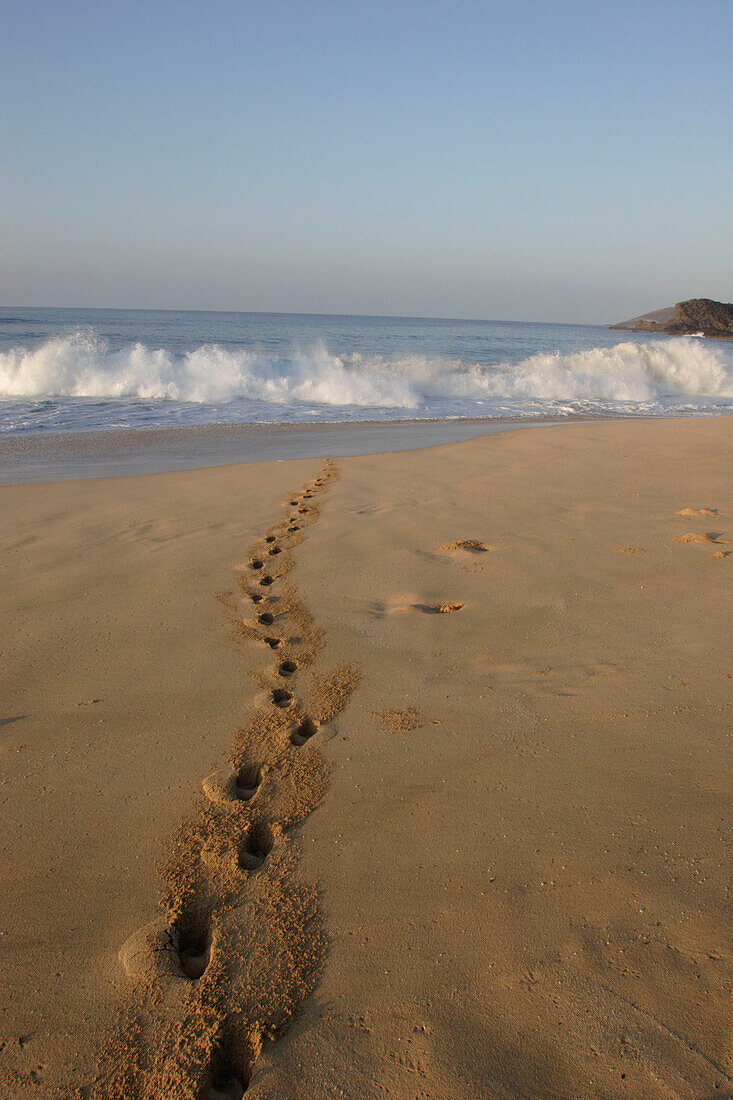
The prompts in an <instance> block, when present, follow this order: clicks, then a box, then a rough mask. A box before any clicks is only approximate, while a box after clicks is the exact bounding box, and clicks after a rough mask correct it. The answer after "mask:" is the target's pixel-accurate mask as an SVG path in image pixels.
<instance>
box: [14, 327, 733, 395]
mask: <svg viewBox="0 0 733 1100" xmlns="http://www.w3.org/2000/svg"><path fill="white" fill-rule="evenodd" d="M0 394H2V395H3V396H6V397H28V398H32V397H105V398H142V399H146V400H173V401H179V402H198V403H219V402H225V401H230V400H233V399H236V398H246V399H249V400H253V401H263V402H268V403H272V404H278V405H285V404H309V405H328V406H348V405H352V406H361V407H375V408H404V409H416V408H419V407H420V406H421V404H423V402H424V401H425V400H426V399H430V398H436V397H442V398H458V399H466V400H469V401H470V400H471V399H473V400H483V399H487V398H508V399H525V400H526V399H531V400H534V401H629V402H645V401H652V400H655V399H656V398H659V397H662V396H666V395H670V394H680V395H689V396H717V397H733V373H732V372H731V371H730V370H727V369H726V366H725V363H724V361H723V358H722V356H721V354H720V353H719V352H717V351H716V350H715V349H713V348H711V347H709V346H708V345H705V344H703V342H702V341H699V340H693V339H688V338H684V337H682V338H676V339H669V340H665V341H664V342H661V341H660V342H654V343H646V344H644V343H633V342H628V343H622V344H616V345H615V346H614V347H611V348H600V347H596V348H592V349H590V350H587V351H579V352H576V353H574V354H561V353H559V352H555V353H549V354H547V353H543V354H538V355H534V356H532V357H530V358H528V359H524V360H522V361H521V362H519V363H516V364H511V363H500V364H497V365H495V366H491V367H487V366H482V365H479V364H466V363H463V362H460V361H456V360H448V359H441V358H435V357H426V356H420V355H414V356H407V357H403V358H400V359H395V360H389V359H386V358H383V357H380V356H364V355H360V354H354V355H350V356H338V355H333V354H331V353H329V352H328V350H327V349H326V348H325V347H324V346H323V345H322V344H319V345H317V346H316V347H314V348H313V349H311V350H310V351H308V352H296V353H294V354H292V355H291V356H289V357H286V358H276V357H271V356H267V355H264V354H260V353H257V352H254V351H249V350H239V349H232V348H227V347H223V346H221V345H218V344H206V345H202V346H200V347H198V348H196V349H195V350H194V351H191V352H187V353H185V354H183V355H173V354H172V353H170V352H169V351H166V350H164V349H161V348H158V349H151V348H148V347H146V346H145V345H144V344H140V343H138V344H134V345H130V346H128V347H126V348H123V349H121V350H119V351H112V350H110V349H109V347H108V346H107V345H106V344H105V343H104V341H102V340H100V339H99V338H98V337H96V336H94V335H90V334H89V333H86V332H76V333H73V334H72V335H69V336H63V337H57V338H55V339H51V340H48V341H47V342H46V343H44V344H43V345H41V346H40V347H38V348H35V349H31V350H29V349H26V348H22V347H18V348H13V349H11V350H10V351H7V352H4V353H0Z"/></svg>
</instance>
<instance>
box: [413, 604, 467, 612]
mask: <svg viewBox="0 0 733 1100" xmlns="http://www.w3.org/2000/svg"><path fill="white" fill-rule="evenodd" d="M413 607H414V609H415V610H416V611H422V612H424V614H426V615H450V614H452V612H454V611H460V610H461V608H462V607H463V604H462V603H416V604H413Z"/></svg>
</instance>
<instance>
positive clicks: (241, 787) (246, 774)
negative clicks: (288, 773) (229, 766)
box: [201, 764, 263, 804]
mask: <svg viewBox="0 0 733 1100" xmlns="http://www.w3.org/2000/svg"><path fill="white" fill-rule="evenodd" d="M262 775H263V771H262V768H261V767H260V766H259V764H244V765H243V766H242V767H241V768H239V770H238V771H233V772H224V771H218V772H214V773H213V774H212V775H207V777H206V779H204V780H203V781H202V783H201V786H202V788H203V792H204V794H205V795H206V797H207V798H208V799H209V801H210V802H216V803H219V804H225V803H228V802H249V801H250V799H252V798H254V796H255V795H256V794H257V790H258V788H259V786H260V784H261V783H262Z"/></svg>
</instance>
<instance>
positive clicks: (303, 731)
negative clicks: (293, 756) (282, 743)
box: [290, 718, 318, 748]
mask: <svg viewBox="0 0 733 1100" xmlns="http://www.w3.org/2000/svg"><path fill="white" fill-rule="evenodd" d="M316 733H318V722H314V721H313V719H312V718H304V719H303V721H302V722H299V723H298V725H297V726H294V727H293V729H292V730H291V731H290V741H291V743H292V744H293V745H297V746H298V748H300V746H301V745H304V744H305V743H306V741H310V739H311V737H313V736H314V735H315V734H316Z"/></svg>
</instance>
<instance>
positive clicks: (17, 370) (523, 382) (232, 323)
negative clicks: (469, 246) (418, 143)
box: [0, 308, 733, 435]
mask: <svg viewBox="0 0 733 1100" xmlns="http://www.w3.org/2000/svg"><path fill="white" fill-rule="evenodd" d="M732 411H733V342H730V343H727V342H726V341H721V340H705V339H701V338H695V337H684V338H679V337H669V336H660V335H655V334H646V333H645V334H635V333H624V332H618V331H614V332H612V331H610V330H609V329H607V328H605V327H601V326H594V325H561V324H538V323H519V322H508V321H456V320H440V319H425V318H409V317H342V316H316V315H303V314H272V313H223V312H195V311H174V310H101V309H39V308H27V309H20V308H2V309H0V432H1V433H5V434H6V435H9V434H17V433H26V434H27V433H31V434H34V433H49V432H65V431H71V430H74V431H80V430H82V431H97V430H100V429H111V428H114V429H120V428H121V429H124V428H146V427H156V428H161V427H167V426H196V425H211V424H313V423H350V422H355V421H394V420H405V419H410V420H412V419H418V420H438V419H444V418H447V419H456V418H459V419H471V418H508V417H509V418H520V419H532V418H538V417H543V418H544V417H548V416H549V417H554V418H562V417H568V416H571V415H572V414H578V413H581V414H596V415H603V416H614V415H623V416H629V415H634V416H665V415H675V416H679V415H689V414H696V415H701V414H702V415H715V414H729V413H731V412H732Z"/></svg>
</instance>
